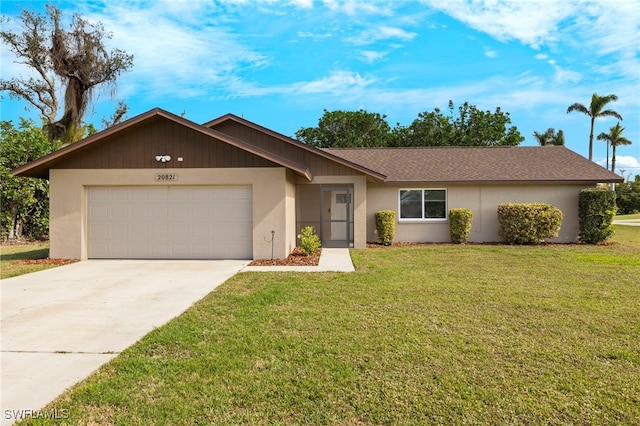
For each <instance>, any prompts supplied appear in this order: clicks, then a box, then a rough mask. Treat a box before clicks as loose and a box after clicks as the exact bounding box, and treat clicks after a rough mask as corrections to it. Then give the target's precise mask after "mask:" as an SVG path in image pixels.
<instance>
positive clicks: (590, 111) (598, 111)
mask: <svg viewBox="0 0 640 426" xmlns="http://www.w3.org/2000/svg"><path fill="white" fill-rule="evenodd" d="M617 100H618V97H617V96H616V95H613V94H611V95H607V96H598V94H597V93H594V94H593V96H591V104H590V105H589V108H587V107H586V106H584V105H583V104H581V103H578V102H576V103H575V104H573V105H570V106H569V108H567V114H569V113H570V112H572V111H578V112H581V113H583V114H585V115H588V116H589V117H591V132H590V133H589V160H593V127H594V125H595V122H596V118H598V117H616V118H617V119H618V120H622V116H621V115H620V114H618V113H617V112H616V111H614V110H612V109H604V107H605V106H606V105H607V104H608V103H609V102H611V101H617Z"/></svg>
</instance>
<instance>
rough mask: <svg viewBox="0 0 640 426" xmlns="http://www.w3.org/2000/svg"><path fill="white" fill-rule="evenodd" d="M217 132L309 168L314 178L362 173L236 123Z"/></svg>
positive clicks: (229, 123)
mask: <svg viewBox="0 0 640 426" xmlns="http://www.w3.org/2000/svg"><path fill="white" fill-rule="evenodd" d="M214 129H215V130H217V131H219V132H221V133H224V134H227V135H229V136H232V137H234V138H237V139H240V140H242V141H244V142H246V143H249V144H251V145H253V146H256V147H258V148H261V149H264V150H266V151H269V152H272V153H274V154H276V155H279V156H280V157H283V158H286V159H288V160H291V161H293V162H295V163H297V164H302V165H304V166H306V167H308V168H309V170H310V171H311V173H312V174H313V175H314V176H337V175H338V176H344V175H359V174H361V173H360V172H358V171H356V170H353V169H352V168H350V167H346V166H343V165H342V164H339V163H336V162H335V161H331V160H329V159H326V158H323V157H320V156H318V155H316V154H314V153H312V152H309V151H307V150H306V149H304V148H301V147H297V146H295V145H293V144H289V143H286V142H283V141H282V140H280V139H278V138H276V137H273V136H271V135H268V134H265V133H263V132H261V131H259V130H257V129H253V128H251V127H247V126H245V125H243V124H242V123H238V122H235V121H231V120H229V121H226V122H223V123H220V124H218V125H217V126H216V127H214Z"/></svg>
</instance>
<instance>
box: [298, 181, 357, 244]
mask: <svg viewBox="0 0 640 426" xmlns="http://www.w3.org/2000/svg"><path fill="white" fill-rule="evenodd" d="M305 226H312V227H313V228H314V229H315V231H316V233H317V234H318V236H319V237H320V240H321V241H322V246H323V247H328V248H332V247H335V248H338V247H342V248H344V247H346V248H348V247H353V185H342V184H323V185H298V186H297V190H296V229H297V233H298V234H299V233H300V230H301V229H302V228H304V227H305Z"/></svg>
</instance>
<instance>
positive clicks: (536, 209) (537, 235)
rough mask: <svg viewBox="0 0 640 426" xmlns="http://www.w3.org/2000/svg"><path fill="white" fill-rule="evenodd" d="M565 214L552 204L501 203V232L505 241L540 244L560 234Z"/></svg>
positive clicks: (499, 214) (499, 212) (499, 216)
mask: <svg viewBox="0 0 640 426" xmlns="http://www.w3.org/2000/svg"><path fill="white" fill-rule="evenodd" d="M563 216H564V215H563V214H562V212H561V211H560V209H558V208H557V207H554V206H552V205H550V204H541V203H523V204H500V205H498V222H500V231H499V233H500V236H501V237H502V240H503V241H504V242H505V243H509V244H540V243H542V242H543V241H544V240H545V239H547V238H553V237H557V236H558V233H559V231H560V226H561V225H562V218H563Z"/></svg>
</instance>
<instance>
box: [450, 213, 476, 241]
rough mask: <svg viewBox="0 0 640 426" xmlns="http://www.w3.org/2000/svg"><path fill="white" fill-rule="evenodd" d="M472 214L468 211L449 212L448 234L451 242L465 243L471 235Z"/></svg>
mask: <svg viewBox="0 0 640 426" xmlns="http://www.w3.org/2000/svg"><path fill="white" fill-rule="evenodd" d="M472 220H473V212H472V211H471V210H469V209H451V210H449V232H450V233H451V241H452V242H454V243H456V244H462V243H466V242H467V239H468V238H469V235H470V234H471V221H472Z"/></svg>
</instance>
